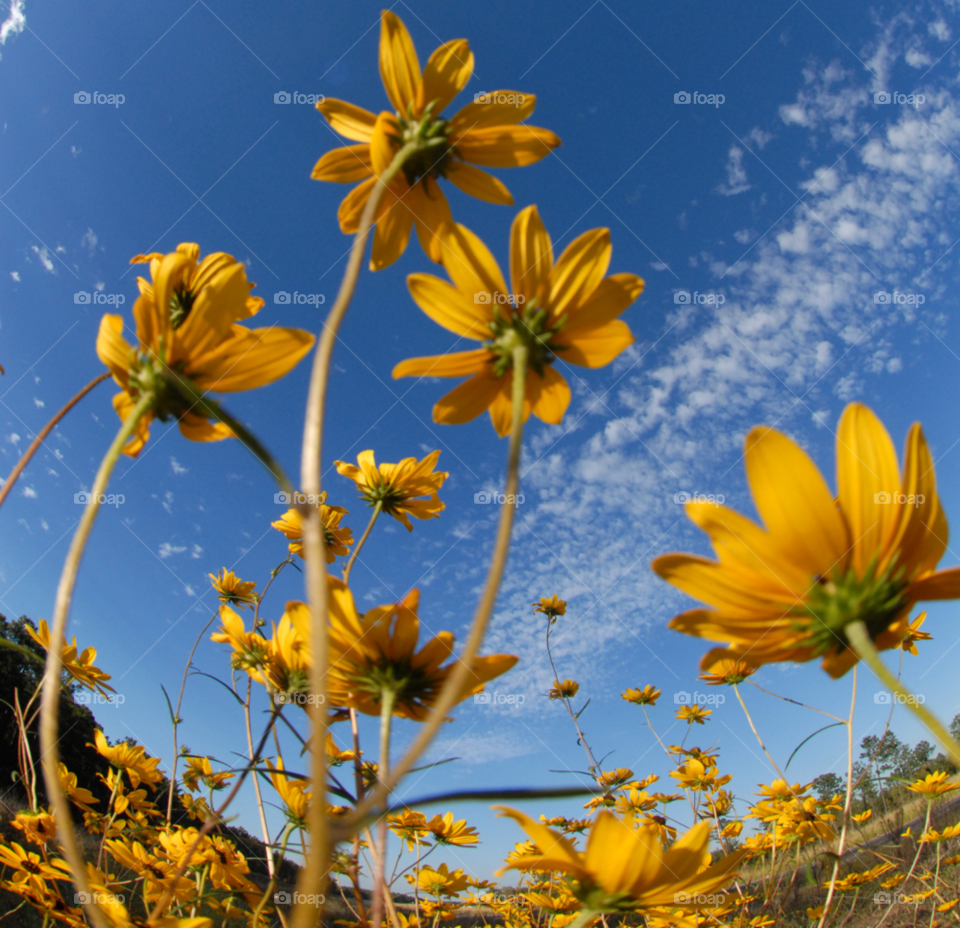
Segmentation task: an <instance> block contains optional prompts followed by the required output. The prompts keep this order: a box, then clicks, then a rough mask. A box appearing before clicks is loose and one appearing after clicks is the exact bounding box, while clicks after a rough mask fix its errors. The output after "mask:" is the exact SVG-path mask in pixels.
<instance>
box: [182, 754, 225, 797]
mask: <svg viewBox="0 0 960 928" xmlns="http://www.w3.org/2000/svg"><path fill="white" fill-rule="evenodd" d="M233 777H234V774H232V773H229V772H228V771H220V772H218V773H214V772H213V767H211V766H210V758H209V757H195V756H191V757H188V758H187V769H186V770H184V771H183V785H184V786H185V787H186V788H187V789H188V790H190V792H191V793H193V792H196V791H197V788H198V787H199V784H200V781H203V783H204V785H205V786H206V787H207V788H208V789H212V790H218V789H223V788H224V786H226V785H227V783H229V782H230V781H231V780H232V779H233Z"/></svg>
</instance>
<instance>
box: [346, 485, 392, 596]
mask: <svg viewBox="0 0 960 928" xmlns="http://www.w3.org/2000/svg"><path fill="white" fill-rule="evenodd" d="M382 509H383V500H382V499H378V500H377V502H376V504H375V505H374V507H373V515H372V516H370V521H369V522H368V523H367V527H366V528H365V529H364V531H363V534H362V535H361V536H360V540H359V541H358V542H357V543H356V544H355V545H354V547H353V551H352V552H351V553H350V559H349V560H348V561H347V566H346V567H344V568H343V582H344V584H346V583H347V582H348V581H349V580H350V571H351V570H352V569H353V562H354V561H355V560H356V559H357V555H358V554H359V553H360V549H361V548H362V547H363V543H364V542H365V541H366V540H367V536H368V535H369V534H370V532H371V531H372V530H373V525H374V523H375V522H376V521H377V516H379V515H380V511H381V510H382Z"/></svg>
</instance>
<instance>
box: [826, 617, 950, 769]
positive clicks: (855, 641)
mask: <svg viewBox="0 0 960 928" xmlns="http://www.w3.org/2000/svg"><path fill="white" fill-rule="evenodd" d="M844 632H845V633H846V636H847V641H848V642H850V647H851V648H853V650H854V652H855V653H856V654H857V656H858V657H859V658H860V659H861V660H862V661H865V662H866V664H867V665H868V666H869V667H870V669H871V670H872V671H873V672H874V673H875V674H876V675H877V677H879V679H880V681H881V682H882V683H883V684H884V686H886V687H887V689H888V690H890V692H891V693H895V694H896V695H897V696H900V697H902V698H903V701H904V702H905V703H906V705H907V708H908V709H910V711H911V712H913V714H914V715H915V716H917V718H918V719H920V721H921V722H923V724H924V725H926V726H927V728H929V729H930V731H931V732H932V733H933V735H934V736H935V737H936V738H937V739H938V740H939V741H940V743H941V744H942V745H943V746H944V747H945V748H946V749H947V752H948V753H949V754H950V757H951V759H952V760H953V762H954V763H955V764H957V766H960V744H957V742H956V741H955V740H954V739H953V737H951V735H950V732H949V731H947V729H946V727H945V726H944V725H943V723H942V722H941V721H940V720H939V719H938V718H937V717H936V716H935V715H934V714H933V713H932V712H931V711H930V710H929V709H927V708H926V707H925V706H923V705H921V704H920V703H918V702H917V698H916V696H914V695H913V693H911V692H910V690H908V689H907V688H906V687H904V686H903V684H901V682H900V681H899V680H898V679H897V678H896V677H895V676H894V675H893V674H892V673H891V672H890V670H889V669H888V667H887V665H886V664H884V662H883V661H882V660H880V655H879V654H877V649H876V648H875V647H874V646H873V641H872V640H871V638H870V633H869V632H868V631H867V626H866V625H865V624H864V623H863V622H862V621H860V620H857V621H856V622H851V623H850V624H849V625H847V626H846V628H845V629H844Z"/></svg>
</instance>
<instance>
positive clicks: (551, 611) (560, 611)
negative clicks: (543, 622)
mask: <svg viewBox="0 0 960 928" xmlns="http://www.w3.org/2000/svg"><path fill="white" fill-rule="evenodd" d="M530 605H531V606H533V607H534V609H533V612H534V615H536V614H537V613H538V612H542V613H543V614H544V615H545V616H546V617H547V618H548V619H551V620H553V619H556V617H557V616H558V615H566V614H567V601H566V600H565V599H561V598H560V597H559V596H557V595H556V594H554V595H553V596H542V597H541V598H540V599H538V600H537V601H536V602H535V603H531V604H530Z"/></svg>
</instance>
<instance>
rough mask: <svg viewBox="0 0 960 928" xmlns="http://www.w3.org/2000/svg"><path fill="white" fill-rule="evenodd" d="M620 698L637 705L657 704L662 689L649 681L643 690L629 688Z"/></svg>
mask: <svg viewBox="0 0 960 928" xmlns="http://www.w3.org/2000/svg"><path fill="white" fill-rule="evenodd" d="M620 698H621V699H625V700H626V701H627V702H632V703H633V704H634V705H637V706H655V705H656V704H657V700H658V699H659V698H660V690H658V689H657V688H656V687H655V686H652V685H651V684H649V683H648V684H647V685H646V686H645V687H644V688H643V689H642V690H635V689H628V690H627V691H626V692H625V693H622V694H621V696H620Z"/></svg>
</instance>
